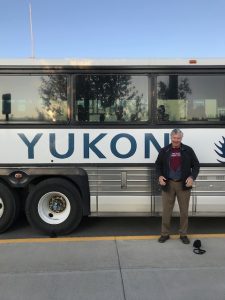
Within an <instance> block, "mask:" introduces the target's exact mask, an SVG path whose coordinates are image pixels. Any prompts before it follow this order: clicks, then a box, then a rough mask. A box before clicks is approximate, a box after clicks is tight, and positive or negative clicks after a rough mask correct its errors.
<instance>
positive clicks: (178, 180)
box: [169, 178, 182, 182]
mask: <svg viewBox="0 0 225 300" xmlns="http://www.w3.org/2000/svg"><path fill="white" fill-rule="evenodd" d="M169 180H171V181H174V182H181V181H182V179H176V178H175V179H173V178H169Z"/></svg>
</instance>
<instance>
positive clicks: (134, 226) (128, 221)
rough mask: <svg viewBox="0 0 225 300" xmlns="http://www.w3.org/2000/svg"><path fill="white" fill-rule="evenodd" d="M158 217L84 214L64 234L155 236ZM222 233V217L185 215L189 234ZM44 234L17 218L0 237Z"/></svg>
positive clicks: (176, 222)
mask: <svg viewBox="0 0 225 300" xmlns="http://www.w3.org/2000/svg"><path fill="white" fill-rule="evenodd" d="M160 227H161V218H160V217H107V218H106V217H88V218H87V217H86V218H84V219H83V220H82V222H81V223H80V225H79V226H78V227H77V229H76V230H75V231H74V232H72V233H71V234H69V235H67V236H68V237H104V236H106V237H111V236H131V237H132V236H151V235H152V236H155V235H157V236H158V235H159V234H160ZM178 227H179V217H173V218H172V222H171V234H175V235H176V234H177V232H178ZM223 233H224V234H225V217H189V234H223ZM36 237H46V235H45V234H43V233H42V232H39V231H37V230H36V229H34V228H32V227H31V226H30V225H29V224H28V222H27V221H26V218H25V217H24V216H21V218H20V219H19V220H18V221H17V222H16V223H15V224H14V225H13V226H12V228H10V229H9V230H8V231H7V232H5V233H3V234H1V235H0V239H11V238H13V239H16V238H36Z"/></svg>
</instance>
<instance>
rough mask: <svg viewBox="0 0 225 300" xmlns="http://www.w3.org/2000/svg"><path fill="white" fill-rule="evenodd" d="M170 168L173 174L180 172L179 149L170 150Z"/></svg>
mask: <svg viewBox="0 0 225 300" xmlns="http://www.w3.org/2000/svg"><path fill="white" fill-rule="evenodd" d="M170 168H171V169H172V170H173V171H175V172H176V171H177V170H180V168H181V154H180V148H172V153H171V156H170Z"/></svg>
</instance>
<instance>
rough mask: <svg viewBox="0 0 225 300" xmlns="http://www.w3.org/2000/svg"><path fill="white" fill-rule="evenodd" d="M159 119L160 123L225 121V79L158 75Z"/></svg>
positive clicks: (217, 76)
mask: <svg viewBox="0 0 225 300" xmlns="http://www.w3.org/2000/svg"><path fill="white" fill-rule="evenodd" d="M157 117H158V121H159V122H163V121H164V122H165V121H169V122H173V121H181V122H188V121H197V122H198V121H203V122H214V121H215V122H219V121H224V120H225V76H220V75H210V76H208V75H206V76H204V75H201V76H199V75H196V76H195V75H191V76H190V75H182V76H179V75H170V76H158V78H157Z"/></svg>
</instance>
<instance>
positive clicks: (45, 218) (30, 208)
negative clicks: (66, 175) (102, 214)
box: [25, 178, 82, 236]
mask: <svg viewBox="0 0 225 300" xmlns="http://www.w3.org/2000/svg"><path fill="white" fill-rule="evenodd" d="M25 212H26V216H27V220H28V222H29V223H30V224H31V226H33V227H34V228H36V229H38V230H40V231H42V232H44V233H46V234H48V235H50V236H57V235H63V234H68V233H70V232H71V231H73V230H74V229H75V228H76V227H77V226H78V224H79V223H80V221H81V218H82V206H81V196H80V193H79V191H78V189H77V188H76V187H75V186H74V185H73V184H72V183H70V182H69V181H67V180H65V179H61V178H49V179H46V180H44V181H42V182H40V183H39V184H37V185H36V186H35V187H34V188H33V190H32V191H31V192H30V193H29V195H28V197H27V200H26V205H25Z"/></svg>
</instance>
